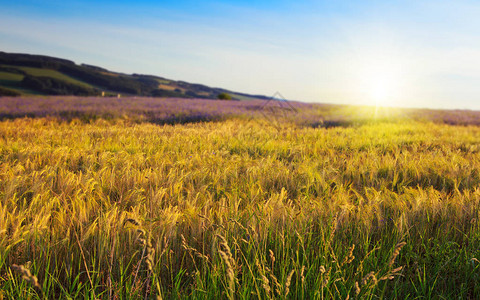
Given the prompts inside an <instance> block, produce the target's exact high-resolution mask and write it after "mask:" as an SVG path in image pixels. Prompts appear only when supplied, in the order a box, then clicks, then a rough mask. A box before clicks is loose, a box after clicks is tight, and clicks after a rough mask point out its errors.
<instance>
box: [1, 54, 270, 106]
mask: <svg viewBox="0 0 480 300" xmlns="http://www.w3.org/2000/svg"><path fill="white" fill-rule="evenodd" d="M221 93H228V94H230V95H231V96H232V98H233V99H234V100H250V99H267V98H269V97H266V96H262V95H249V94H244V93H238V92H232V91H229V90H225V89H221V88H212V87H208V86H205V85H202V84H192V83H188V82H184V81H175V80H170V79H166V78H163V77H158V76H152V75H142V74H123V73H117V72H112V71H109V70H107V69H104V68H101V67H97V66H92V65H87V64H81V65H77V64H76V63H74V62H73V61H70V60H66V59H61V58H56V57H49V56H43V55H31V54H19V53H6V52H1V51H0V96H15V95H76V96H99V95H105V96H116V95H117V94H122V95H130V96H151V97H178V98H205V99H215V98H217V97H218V95H219V94H221Z"/></svg>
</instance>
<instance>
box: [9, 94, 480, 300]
mask: <svg viewBox="0 0 480 300" xmlns="http://www.w3.org/2000/svg"><path fill="white" fill-rule="evenodd" d="M1 101H3V102H2V106H0V114H1V116H2V120H1V121H0V162H1V169H0V233H1V234H0V298H6V299H127V298H128V299H130V298H131V299H152V298H153V299H155V298H156V297H157V298H163V299H177V298H192V299H258V298H260V299H270V298H274V299H284V298H287V299H332V298H336V299H347V298H350V299H354V298H359V299H378V298H387V299H392V298H396V299H419V298H425V299H429V298H437V299H451V298H460V299H475V298H479V297H480V285H479V284H478V282H480V231H479V223H478V219H479V204H480V203H479V202H480V189H479V184H480V172H479V168H480V127H477V122H478V120H479V119H477V118H476V116H477V113H476V112H461V111H457V112H453V111H452V112H446V111H427V110H423V111H422V110H399V111H397V110H394V109H390V110H386V109H383V110H381V112H380V115H377V114H374V111H377V113H378V110H375V108H355V107H340V106H322V105H307V104H298V106H296V108H297V109H298V111H297V112H296V113H292V112H291V111H290V112H289V115H288V116H287V117H282V118H280V117H278V115H275V116H272V115H267V116H265V115H264V114H262V113H261V112H260V113H259V107H260V108H261V103H254V102H232V101H213V100H212V101H207V102H198V101H206V100H189V101H191V102H188V101H187V100H182V101H185V102H181V103H182V105H179V104H178V103H180V102H177V106H176V109H177V110H176V112H177V113H176V112H175V105H174V104H175V102H174V99H169V100H159V99H149V100H148V99H143V100H142V99H125V100H118V99H114V100H113V99H111V100H107V99H105V101H107V102H100V101H102V99H90V100H89V101H91V102H82V101H81V99H78V98H49V99H40V98H32V99H17V100H14V99H13V98H3V99H2V100H1ZM49 101H50V102H49ZM62 101H63V105H54V106H52V103H59V102H62ZM69 101H70V102H69ZM75 101H76V102H75ZM108 101H118V102H117V104H119V103H122V105H123V106H121V105H117V106H112V105H110V106H109V105H107V104H108V103H109V102H108ZM121 101H124V102H121ZM25 103H27V104H25ZM28 103H35V104H32V105H28ZM66 103H67V104H68V103H76V104H75V105H76V106H75V105H74V106H69V105H67V104H66ZM81 103H83V104H84V105H83V106H82V105H80V104H81ZM85 103H87V104H88V103H90V104H89V105H86V104H85ZM169 103H170V104H169ZM185 103H186V104H185ZM202 103H203V104H204V105H201V104H202ZM240 103H242V104H240ZM245 103H247V104H245ZM248 103H250V104H248ZM72 105H73V104H72ZM95 105H96V106H95ZM169 105H171V106H169ZM248 105H250V106H248ZM231 106H237V107H236V108H231ZM59 107H63V108H64V110H63V111H62V110H61V109H59ZM72 107H74V108H72ZM92 107H93V108H92ZM192 107H194V108H192ZM226 107H229V108H228V109H231V111H230V110H228V113H224V112H225V111H226V110H227V108H226ZM246 107H247V108H246ZM248 107H250V108H248ZM169 109H170V110H171V111H169ZM204 109H211V112H212V113H210V112H209V114H207V113H206V112H205V111H204ZM165 111H168V113H165ZM213 112H215V114H213ZM162 113H163V114H162ZM25 116H27V117H25ZM188 116H195V118H194V117H191V118H189V117H188ZM452 124H453V125H452Z"/></svg>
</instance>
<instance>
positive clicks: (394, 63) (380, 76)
mask: <svg viewBox="0 0 480 300" xmlns="http://www.w3.org/2000/svg"><path fill="white" fill-rule="evenodd" d="M355 68H356V73H357V80H356V88H355V89H356V90H357V93H358V94H359V97H360V98H361V101H362V103H364V104H367V105H372V106H376V107H397V106H401V104H402V103H401V101H402V96H403V92H404V87H405V82H404V81H405V80H404V79H405V74H404V71H405V70H404V68H403V66H402V62H401V60H400V59H398V60H397V59H395V57H392V56H388V57H385V56H383V57H382V56H381V55H375V56H370V57H366V58H365V57H364V58H363V59H361V61H360V62H359V63H358V64H356V65H355Z"/></svg>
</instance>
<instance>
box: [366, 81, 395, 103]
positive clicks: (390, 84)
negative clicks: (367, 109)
mask: <svg viewBox="0 0 480 300" xmlns="http://www.w3.org/2000/svg"><path fill="white" fill-rule="evenodd" d="M369 81H370V82H369V84H368V87H367V89H368V90H367V93H368V97H369V98H370V101H372V104H375V106H391V105H394V104H395V103H394V102H395V101H394V98H395V93H398V91H396V88H395V81H394V80H393V79H392V78H391V76H390V75H388V74H377V75H376V76H372V78H370V79H369Z"/></svg>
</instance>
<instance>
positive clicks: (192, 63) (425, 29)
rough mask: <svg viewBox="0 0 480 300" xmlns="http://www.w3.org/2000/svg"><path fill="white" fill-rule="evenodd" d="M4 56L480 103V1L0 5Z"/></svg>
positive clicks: (421, 101)
mask: <svg viewBox="0 0 480 300" xmlns="http://www.w3.org/2000/svg"><path fill="white" fill-rule="evenodd" d="M0 8H1V9H0V51H4V52H14V53H30V54H42V55H48V56H55V57H61V58H65V59H70V60H73V61H75V62H76V63H78V64H80V63H86V64H91V65H97V66H100V67H104V68H107V69H109V70H112V71H118V72H124V73H139V74H152V75H158V76H162V77H165V78H169V79H174V80H183V81H188V82H192V83H201V84H205V85H209V86H212V87H222V88H226V89H230V90H233V91H238V92H245V93H251V94H263V95H267V96H271V95H273V94H275V93H276V92H280V93H281V94H282V95H283V96H284V97H285V98H287V99H290V100H300V101H306V102H321V103H337V104H360V105H380V106H399V107H427V108H447V109H474V110H480V18H479V17H478V16H480V1H469V0H458V1H453V0H452V1H442V0H435V1H433V0H432V1H421V0H417V1H409V0H405V1H375V0H365V1H334V0H325V1H320V0H316V1H314V0H297V1H284V0H277V1H273V0H266V1H253V0H251V1H235V0H229V1H227V0H215V1H213V0H205V1H182V0H177V1H154V0H134V1H130V0H116V1H110V0H108V1H93V0H89V1H68V0H27V1H23V0H16V1H11V0H0Z"/></svg>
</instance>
